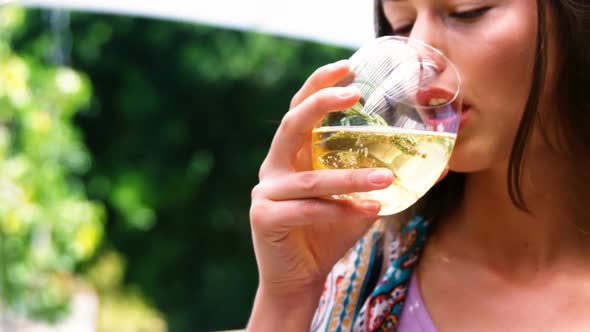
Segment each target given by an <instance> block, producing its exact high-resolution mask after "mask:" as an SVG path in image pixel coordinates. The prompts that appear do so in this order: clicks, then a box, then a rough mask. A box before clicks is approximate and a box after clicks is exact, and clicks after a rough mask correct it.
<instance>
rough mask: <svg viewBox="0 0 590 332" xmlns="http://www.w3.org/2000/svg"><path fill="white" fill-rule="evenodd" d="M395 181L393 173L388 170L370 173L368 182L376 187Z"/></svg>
mask: <svg viewBox="0 0 590 332" xmlns="http://www.w3.org/2000/svg"><path fill="white" fill-rule="evenodd" d="M392 179H393V173H391V171H389V170H386V169H378V170H375V171H372V172H371V173H369V176H368V180H369V182H370V183H372V184H374V185H384V184H386V183H389V182H390V181H391V180H392Z"/></svg>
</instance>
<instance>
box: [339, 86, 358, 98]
mask: <svg viewBox="0 0 590 332" xmlns="http://www.w3.org/2000/svg"><path fill="white" fill-rule="evenodd" d="M357 93H358V90H357V89H356V88H354V87H345V88H342V89H341V90H340V91H339V92H338V97H340V98H348V97H351V96H354V95H356V94H357Z"/></svg>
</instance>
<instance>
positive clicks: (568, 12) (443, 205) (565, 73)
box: [375, 0, 590, 218]
mask: <svg viewBox="0 0 590 332" xmlns="http://www.w3.org/2000/svg"><path fill="white" fill-rule="evenodd" d="M381 2H382V0H375V32H376V34H377V36H385V35H391V34H395V32H394V31H393V29H392V27H391V25H390V24H389V22H388V21H387V19H386V17H385V14H384V12H383V6H382V4H381ZM537 7H538V15H537V17H538V22H539V23H538V29H537V36H536V40H537V46H536V58H535V63H534V71H533V80H532V85H531V89H530V93H529V97H528V100H527V103H526V106H525V110H524V113H523V115H522V118H521V121H520V125H519V128H518V131H517V133H516V138H515V141H514V143H513V147H512V152H511V156H510V161H509V166H508V178H507V181H508V188H509V194H510V198H511V200H512V202H513V203H514V204H515V206H517V207H518V208H520V209H522V210H524V211H528V210H527V206H526V202H525V200H524V198H523V194H522V190H521V178H522V172H523V165H524V162H525V160H524V156H525V151H526V148H527V143H528V141H529V138H530V136H531V132H532V129H533V127H534V124H535V123H536V122H537V120H538V119H539V116H538V115H539V114H538V113H539V112H538V109H539V103H540V98H541V95H542V90H543V88H544V87H545V80H546V76H547V62H548V61H547V59H548V51H547V49H548V48H547V47H546V45H547V43H548V35H549V30H548V20H549V15H547V14H548V13H549V11H550V13H551V18H552V20H551V24H552V28H553V29H552V30H553V31H554V33H555V37H556V38H555V39H556V41H557V45H556V46H557V49H558V50H559V54H558V61H557V68H556V72H555V76H554V77H552V79H553V80H554V81H553V82H551V83H552V86H554V87H555V89H556V90H557V91H558V93H559V97H560V99H559V100H558V101H557V105H558V106H559V107H560V109H559V116H555V117H553V118H551V121H552V122H555V123H556V124H557V126H556V133H557V137H559V139H560V140H559V142H561V144H558V145H559V146H557V145H553V147H554V150H555V151H556V153H563V154H564V155H565V156H568V158H570V159H572V160H574V161H575V163H573V169H572V172H578V173H577V174H580V175H581V176H582V177H583V178H581V179H580V178H579V181H578V182H577V183H576V187H577V189H578V191H576V192H575V193H576V194H578V193H580V194H581V193H582V192H581V191H583V192H586V191H587V190H588V189H587V188H588V185H590V177H588V176H586V177H584V176H583V174H584V173H582V172H583V171H586V170H584V169H583V168H584V165H585V164H586V162H587V161H590V94H589V93H588V92H587V89H588V88H590V38H588V36H590V4H587V3H586V0H537ZM543 129H544V128H543ZM543 135H544V137H545V138H547V137H548V136H549V135H548V133H547V132H545V131H543ZM572 156H574V157H573V158H572ZM586 165H587V164H586ZM463 184H464V175H463V174H459V173H454V172H450V173H449V175H448V176H447V177H446V178H445V179H444V180H442V181H441V182H439V183H438V184H437V185H436V186H435V187H434V188H433V189H432V190H431V191H430V192H429V193H428V194H427V195H426V196H425V197H424V198H423V199H421V200H420V202H418V203H417V204H416V205H415V206H414V207H413V208H412V209H410V210H409V211H408V212H406V213H404V217H406V216H407V213H412V214H413V213H415V212H419V213H422V214H424V215H425V216H426V217H430V218H436V217H437V216H439V215H441V214H444V213H446V212H447V211H449V210H450V209H453V208H454V207H455V206H456V204H457V203H458V202H459V199H460V197H461V196H462V191H463ZM580 190H581V191H580ZM576 194H574V196H576V198H577V199H579V201H577V202H575V203H577V204H576V206H578V207H583V204H584V203H585V202H584V201H585V200H586V199H585V195H576Z"/></svg>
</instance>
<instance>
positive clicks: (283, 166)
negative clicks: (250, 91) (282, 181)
mask: <svg viewBox="0 0 590 332" xmlns="http://www.w3.org/2000/svg"><path fill="white" fill-rule="evenodd" d="M359 99H360V91H358V89H356V88H353V87H347V88H342V87H333V88H325V89H323V90H320V91H318V92H316V93H315V94H313V95H312V96H310V97H309V98H307V99H305V100H304V101H303V102H302V103H300V104H299V105H298V106H297V107H295V108H293V109H292V110H291V111H289V112H288V113H287V114H286V115H285V117H284V118H283V120H282V121H281V124H280V126H279V129H278V130H277V132H276V134H275V137H274V139H273V142H272V144H271V147H270V151H269V155H268V158H267V160H266V161H265V164H268V163H270V164H271V165H272V168H274V169H276V170H283V171H291V166H292V164H293V161H294V159H295V158H296V156H297V152H298V151H299V150H300V149H301V147H302V146H303V144H304V143H305V141H306V140H307V139H308V138H309V135H310V132H311V131H312V129H313V128H314V127H315V125H316V124H317V123H318V122H319V121H320V120H321V119H322V118H323V117H324V116H326V114H328V113H329V112H334V111H340V110H344V109H347V108H350V107H352V106H353V105H354V104H355V103H356V102H357V101H358V100H359ZM263 166H264V167H267V166H268V165H263Z"/></svg>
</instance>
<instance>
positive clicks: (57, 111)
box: [0, 7, 105, 321]
mask: <svg viewBox="0 0 590 332" xmlns="http://www.w3.org/2000/svg"><path fill="white" fill-rule="evenodd" d="M23 21H24V12H23V11H22V10H20V9H17V8H14V7H4V8H1V9H0V82H1V84H0V299H1V300H2V302H4V306H8V307H9V308H11V309H12V311H15V312H17V313H19V314H24V315H28V316H31V317H34V318H39V319H44V320H49V321H55V320H57V319H59V318H60V317H62V316H63V315H64V314H65V313H66V312H67V305H68V299H69V296H70V294H71V291H72V287H73V286H72V282H71V274H72V272H73V271H74V270H75V268H76V266H77V264H79V263H80V262H81V261H84V260H86V259H88V258H90V257H91V256H92V255H93V253H94V252H95V249H96V248H97V246H98V244H99V243H100V241H101V238H102V234H103V221H104V217H105V211H104V209H103V206H102V205H101V204H99V203H96V202H94V201H90V200H88V198H87V196H86V192H85V189H84V183H83V181H82V175H83V174H84V173H85V172H86V171H88V169H89V167H90V166H91V163H90V156H89V154H88V151H87V150H86V147H85V146H84V144H83V142H82V140H81V138H80V135H79V131H78V129H77V128H76V127H75V126H74V117H75V115H76V113H77V112H78V111H79V110H80V109H81V107H83V106H85V105H87V104H88V102H89V100H90V94H91V92H90V85H89V83H88V79H87V78H86V77H85V76H84V75H82V74H81V73H79V72H77V71H75V70H73V69H71V68H68V67H65V66H49V65H47V64H45V63H43V61H42V60H41V59H39V58H38V57H35V56H31V55H30V54H21V53H19V52H16V53H15V52H14V51H13V50H12V48H11V47H10V39H11V38H12V35H13V33H16V32H17V31H18V29H19V28H20V27H22V24H23Z"/></svg>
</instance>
